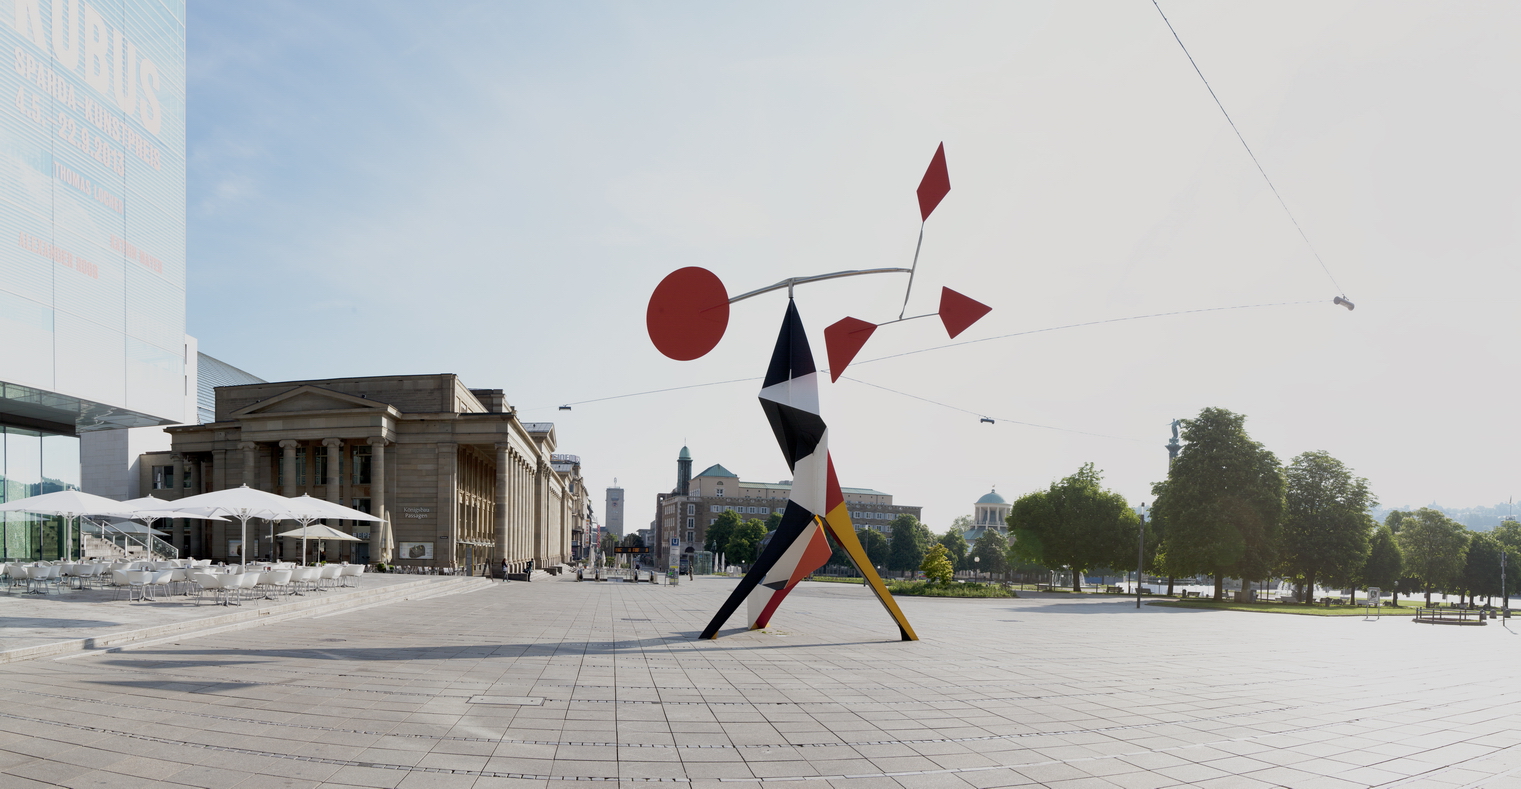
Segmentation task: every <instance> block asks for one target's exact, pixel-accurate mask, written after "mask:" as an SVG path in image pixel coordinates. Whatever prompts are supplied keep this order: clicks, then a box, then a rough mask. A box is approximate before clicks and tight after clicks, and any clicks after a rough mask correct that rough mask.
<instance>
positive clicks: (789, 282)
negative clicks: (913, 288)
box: [729, 268, 912, 304]
mask: <svg viewBox="0 0 1521 789" xmlns="http://www.w3.org/2000/svg"><path fill="white" fill-rule="evenodd" d="M910 271H912V269H906V268H865V269H857V270H854V271H836V272H834V273H832V274H819V275H817V276H812V277H788V278H786V279H784V280H782V281H781V282H778V283H776V284H775V285H767V286H766V287H764V288H757V289H755V290H752V291H750V292H749V293H741V294H739V295H738V296H735V297H734V298H732V299H729V303H730V304H733V303H734V302H736V301H744V300H745V299H748V298H750V297H751V296H759V295H760V294H762V293H770V292H771V291H773V290H781V289H782V288H786V289H787V292H788V294H789V295H790V294H791V293H792V286H794V285H801V284H803V283H805V282H822V281H823V280H826V279H840V278H841V277H859V276H862V275H863V274H907V273H909V272H910Z"/></svg>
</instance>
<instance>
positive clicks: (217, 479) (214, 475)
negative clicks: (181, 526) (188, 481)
mask: <svg viewBox="0 0 1521 789" xmlns="http://www.w3.org/2000/svg"><path fill="white" fill-rule="evenodd" d="M211 487H212V490H226V489H227V450H225V449H213V450H211ZM208 492H209V491H208ZM202 547H203V549H204V551H205V554H206V555H205V556H204V557H202V558H215V559H225V558H227V521H212V522H211V544H210V545H206V546H202Z"/></svg>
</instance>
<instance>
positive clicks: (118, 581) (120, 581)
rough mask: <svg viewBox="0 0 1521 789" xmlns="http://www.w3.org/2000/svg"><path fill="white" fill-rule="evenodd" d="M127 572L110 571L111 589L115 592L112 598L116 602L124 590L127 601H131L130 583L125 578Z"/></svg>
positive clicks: (129, 580)
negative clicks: (126, 594) (126, 593)
mask: <svg viewBox="0 0 1521 789" xmlns="http://www.w3.org/2000/svg"><path fill="white" fill-rule="evenodd" d="M128 572H129V571H127V570H116V569H113V570H111V575H110V578H111V588H113V589H115V590H116V597H115V598H114V599H116V600H120V599H121V593H122V591H123V590H126V591H127V592H128V599H131V597H130V595H131V587H132V581H131V579H129V578H128V577H127V573H128Z"/></svg>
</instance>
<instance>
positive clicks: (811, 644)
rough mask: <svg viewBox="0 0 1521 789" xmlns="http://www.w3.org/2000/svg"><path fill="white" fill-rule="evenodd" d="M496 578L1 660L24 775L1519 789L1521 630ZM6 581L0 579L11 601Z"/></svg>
mask: <svg viewBox="0 0 1521 789" xmlns="http://www.w3.org/2000/svg"><path fill="white" fill-rule="evenodd" d="M734 583H735V582H734V580H733V579H721V578H707V579H698V580H697V581H696V582H685V583H683V584H682V585H680V586H678V587H674V588H671V587H664V586H654V585H649V584H639V585H634V584H623V583H576V582H575V581H573V580H566V579H558V580H552V581H544V582H535V583H531V584H525V583H511V584H493V585H489V586H487V585H480V586H477V587H475V589H474V590H473V591H469V592H465V593H459V594H453V595H450V596H445V597H436V598H431V599H421V600H405V601H400V602H394V603H390V604H386V605H378V606H370V607H365V608H361V609H356V610H352V611H348V612H339V613H328V614H325V615H321V616H317V617H312V618H304V619H292V620H288V621H283V622H278V623H274V624H270V625H267V626H263V627H253V628H246V629H239V630H233V631H229V632H218V633H212V634H209V635H203V636H199V637H188V636H187V637H184V638H180V639H177V640H171V641H168V642H158V643H150V644H146V645H141V646H136V647H128V648H126V649H124V650H122V651H119V652H111V653H104V654H101V653H96V654H78V655H73V656H62V657H59V658H43V659H36V660H28V661H25V662H19V663H13V664H10V665H6V666H0V787H3V788H4V789H10V788H11V787H31V786H67V787H113V788H118V787H120V788H127V787H140V786H141V787H148V786H153V787H165V786H166V787H175V786H195V787H217V788H223V787H238V789H262V788H263V787H318V786H321V787H340V786H364V787H473V788H474V789H493V788H494V787H510V788H511V789H528V788H529V787H540V788H542V787H556V786H563V785H565V784H563V783H561V782H562V781H570V780H617V781H620V782H621V783H624V784H627V785H629V786H634V785H644V784H647V783H650V782H679V783H684V784H691V785H696V786H699V787H711V788H713V789H717V787H726V788H729V789H745V788H746V787H751V788H753V789H759V787H761V786H762V785H775V784H781V783H788V784H798V785H801V786H805V787H806V786H826V785H827V786H832V787H842V788H846V789H856V788H859V789H897V788H898V787H902V789H961V788H963V787H978V788H979V789H980V788H982V787H1001V786H1050V787H1111V786H1118V787H1132V788H1137V789H1144V788H1149V787H1166V786H1205V787H1273V786H1284V787H1294V788H1295V789H1301V788H1303V789H1314V788H1316V787H1367V786H1407V787H1468V786H1486V787H1521V680H1518V679H1517V670H1516V667H1517V663H1518V658H1521V637H1518V632H1517V631H1518V628H1516V627H1514V626H1512V627H1506V626H1504V625H1502V624H1500V623H1492V624H1491V625H1489V626H1485V627H1459V626H1431V625H1420V624H1415V623H1412V622H1411V620H1410V619H1409V618H1408V617H1399V618H1385V619H1383V620H1381V621H1363V620H1361V619H1360V618H1358V617H1342V618H1330V617H1324V618H1322V617H1309V616H1284V615H1275V614H1249V613H1231V612H1216V611H1199V610H1189V609H1164V608H1157V607H1147V608H1143V609H1142V610H1140V611H1137V610H1135V608H1134V601H1133V600H1128V599H1122V598H1113V597H1085V598H1073V597H1072V596H1071V595H1062V594H1046V595H1041V594H1033V593H1026V594H1025V596H1024V597H1022V598H1021V599H1018V600H948V599H925V598H905V599H902V600H901V603H902V607H903V609H904V612H905V613H906V614H907V615H908V617H909V619H910V621H911V622H912V623H913V625H914V627H915V628H916V629H917V630H918V632H919V635H920V637H921V638H922V639H923V640H922V641H920V642H917V643H903V642H898V641H896V640H893V637H894V630H893V628H892V625H891V621H890V620H889V618H888V617H887V615H886V613H885V612H884V611H883V610H882V609H881V607H880V606H879V605H878V603H877V602H876V601H875V600H874V599H872V598H871V596H870V594H869V592H867V590H865V589H863V588H861V587H859V586H854V585H845V584H823V583H805V584H803V585H802V586H801V587H800V588H799V589H798V590H797V591H796V592H794V593H793V595H792V597H790V598H789V599H788V600H787V602H786V603H785V604H784V605H783V607H782V608H781V610H780V612H779V613H778V614H777V616H776V617H775V620H774V623H775V625H776V626H775V627H773V628H770V629H769V630H766V631H760V632H753V633H752V632H744V631H743V630H742V627H741V625H742V621H741V619H740V618H739V617H736V618H735V619H734V620H732V621H731V622H730V625H731V627H730V628H729V629H727V630H725V631H724V634H723V636H722V637H721V638H720V639H719V640H717V641H715V642H702V641H696V640H694V636H695V634H696V633H697V631H699V630H700V629H701V627H702V625H704V624H705V623H706V619H707V617H708V616H709V615H710V614H711V612H712V611H713V610H715V609H716V608H717V607H718V605H719V603H720V602H721V601H722V599H723V596H724V595H725V594H727V593H728V591H729V590H730V589H732V588H733V586H734ZM6 602H7V601H4V600H0V606H4V605H5V604H6Z"/></svg>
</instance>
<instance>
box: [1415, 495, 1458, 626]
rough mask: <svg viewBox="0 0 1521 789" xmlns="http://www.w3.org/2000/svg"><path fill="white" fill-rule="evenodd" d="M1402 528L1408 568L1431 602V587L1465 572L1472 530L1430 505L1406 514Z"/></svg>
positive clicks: (1442, 586)
mask: <svg viewBox="0 0 1521 789" xmlns="http://www.w3.org/2000/svg"><path fill="white" fill-rule="evenodd" d="M1399 528H1400V531H1399V543H1400V552H1401V553H1402V554H1404V556H1405V571H1406V572H1408V573H1410V575H1411V576H1412V577H1413V578H1415V579H1416V580H1417V581H1418V582H1419V583H1420V588H1421V589H1422V590H1423V591H1425V593H1426V605H1428V606H1429V605H1431V590H1432V589H1434V588H1437V589H1445V588H1449V587H1450V586H1452V585H1453V584H1454V583H1456V582H1457V580H1458V576H1459V574H1460V573H1462V571H1463V559H1464V552H1465V551H1466V550H1467V549H1468V534H1467V532H1466V530H1464V528H1463V525H1462V524H1460V523H1458V522H1457V521H1454V520H1453V519H1451V518H1449V517H1447V516H1446V515H1443V514H1442V513H1440V512H1437V511H1436V510H1433V509H1428V508H1426V507H1422V508H1420V509H1418V510H1416V511H1415V512H1412V513H1409V514H1408V515H1407V516H1405V517H1404V518H1402V519H1401V521H1400V522H1399Z"/></svg>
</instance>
